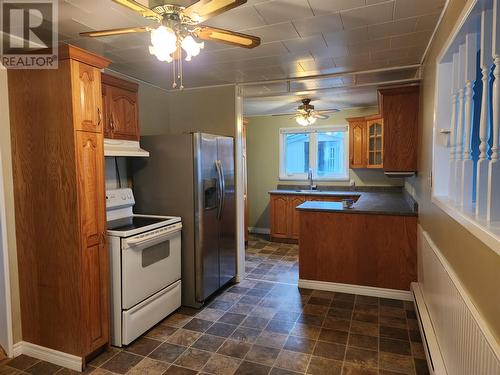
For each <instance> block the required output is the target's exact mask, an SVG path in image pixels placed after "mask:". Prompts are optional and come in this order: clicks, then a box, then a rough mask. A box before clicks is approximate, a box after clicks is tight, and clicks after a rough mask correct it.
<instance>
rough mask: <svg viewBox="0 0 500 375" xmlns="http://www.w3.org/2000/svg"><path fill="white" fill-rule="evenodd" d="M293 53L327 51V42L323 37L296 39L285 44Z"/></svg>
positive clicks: (313, 36) (314, 36)
mask: <svg viewBox="0 0 500 375" xmlns="http://www.w3.org/2000/svg"><path fill="white" fill-rule="evenodd" d="M283 43H284V44H285V47H286V48H287V49H288V50H289V51H290V52H291V53H302V52H309V51H312V50H321V49H326V47H327V46H326V42H325V40H324V39H323V35H321V34H318V35H312V36H308V37H305V38H295V39H291V40H286V41H284V42H283Z"/></svg>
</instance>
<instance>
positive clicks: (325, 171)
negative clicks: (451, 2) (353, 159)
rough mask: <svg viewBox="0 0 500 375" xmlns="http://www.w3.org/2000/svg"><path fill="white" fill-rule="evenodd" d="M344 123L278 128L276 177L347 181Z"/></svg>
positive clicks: (346, 149)
mask: <svg viewBox="0 0 500 375" xmlns="http://www.w3.org/2000/svg"><path fill="white" fill-rule="evenodd" d="M347 129H348V128H347V126H346V125H340V126H339V125H335V126H323V127H308V128H285V129H280V179H281V180H307V175H308V172H309V169H310V168H311V169H312V171H313V177H314V179H316V180H347V179H348V178H349V171H348V165H349V164H348V138H349V137H348V132H347Z"/></svg>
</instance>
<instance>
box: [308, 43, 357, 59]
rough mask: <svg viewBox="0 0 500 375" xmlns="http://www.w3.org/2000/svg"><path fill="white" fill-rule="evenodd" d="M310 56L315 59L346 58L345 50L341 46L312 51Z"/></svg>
mask: <svg viewBox="0 0 500 375" xmlns="http://www.w3.org/2000/svg"><path fill="white" fill-rule="evenodd" d="M311 54H312V55H313V57H314V58H315V59H318V58H321V57H333V58H335V57H340V56H347V54H348V52H347V48H346V47H345V46H343V45H337V46H331V47H327V48H318V49H312V50H311Z"/></svg>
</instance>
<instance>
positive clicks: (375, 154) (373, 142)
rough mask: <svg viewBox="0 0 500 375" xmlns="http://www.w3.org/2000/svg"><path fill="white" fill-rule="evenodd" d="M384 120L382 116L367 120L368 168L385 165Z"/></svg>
mask: <svg viewBox="0 0 500 375" xmlns="http://www.w3.org/2000/svg"><path fill="white" fill-rule="evenodd" d="M383 139H384V120H383V119H382V117H380V116H375V117H373V118H369V119H368V120H367V122H366V140H367V152H368V154H367V158H366V159H367V163H366V167H367V168H382V167H383V166H384V165H383V155H384V148H383Z"/></svg>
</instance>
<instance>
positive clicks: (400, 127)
mask: <svg viewBox="0 0 500 375" xmlns="http://www.w3.org/2000/svg"><path fill="white" fill-rule="evenodd" d="M378 93H379V109H380V113H381V115H382V116H383V118H384V141H383V150H384V153H383V154H384V155H383V164H384V171H385V172H389V173H390V172H408V173H411V172H416V171H417V136H418V107H419V95H420V87H419V86H418V85H413V86H402V87H394V88H386V89H380V90H379V91H378Z"/></svg>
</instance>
